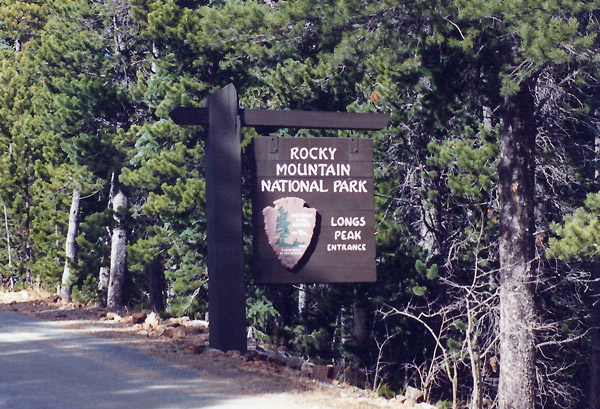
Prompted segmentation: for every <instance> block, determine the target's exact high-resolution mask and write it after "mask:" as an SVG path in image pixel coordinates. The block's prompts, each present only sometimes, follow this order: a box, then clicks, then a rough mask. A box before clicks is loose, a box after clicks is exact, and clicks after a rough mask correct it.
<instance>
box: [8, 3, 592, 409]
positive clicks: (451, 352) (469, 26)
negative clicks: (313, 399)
mask: <svg viewBox="0 0 600 409" xmlns="http://www.w3.org/2000/svg"><path fill="white" fill-rule="evenodd" d="M599 6H600V2H599V1H597V0H583V1H582V0H560V1H558V0H506V1H500V0H452V1H436V0H434V1H422V0H419V1H413V0H410V1H409V0H382V1H379V2H370V1H365V0H329V1H319V2H313V1H309V0H288V1H276V0H264V1H243V0H222V1H217V0H215V1H210V0H157V1H150V0H112V1H83V0H60V1H59V0H56V1H42V0H39V1H36V0H27V1H18V0H0V55H1V58H0V204H1V205H2V221H3V223H2V227H3V228H2V231H3V234H2V235H1V236H0V275H1V276H2V282H3V283H4V284H5V285H16V286H27V285H32V284H34V283H36V282H37V283H38V284H41V285H43V286H45V287H48V288H56V286H57V285H58V286H60V291H61V294H62V296H63V298H65V300H69V299H76V300H86V301H97V302H102V303H107V304H108V306H109V307H111V308H121V307H123V306H128V307H129V308H153V309H156V310H159V311H165V313H168V314H172V315H181V314H189V315H196V316H203V315H204V314H205V312H206V310H207V271H206V234H205V223H206V220H205V212H204V204H205V203H204V179H203V166H204V153H203V142H202V132H203V131H202V128H200V127H185V128H184V127H180V126H176V125H175V124H174V123H173V122H172V121H171V120H170V119H169V117H168V113H169V111H170V110H171V109H173V108H174V107H176V106H200V104H201V102H202V100H203V99H204V98H205V97H206V96H207V95H209V94H210V93H211V92H213V91H214V90H216V89H218V88H220V87H222V86H224V85H227V84H229V83H233V84H234V85H235V86H236V88H237V89H238V92H239V94H240V105H241V106H242V107H244V108H248V109H251V108H268V109H304V110H324V111H350V112H384V113H387V114H389V115H390V117H391V118H392V121H391V124H390V126H389V127H387V128H386V129H385V130H383V131H379V132H371V133H368V134H366V135H363V136H366V137H370V138H373V139H374V142H375V150H376V152H375V156H376V160H375V164H374V166H375V179H376V184H375V188H376V228H377V236H376V238H377V271H378V281H377V282H376V283H373V284H353V285H352V284H344V285H300V286H259V285H255V284H254V283H253V281H252V277H251V275H250V274H249V273H248V275H247V280H246V281H247V289H246V292H247V316H248V325H249V327H251V328H252V331H253V334H254V336H256V337H258V338H261V339H263V340H267V341H272V342H275V343H279V344H284V345H287V346H288V347H289V348H291V349H292V350H294V351H296V352H297V353H300V354H303V355H305V356H307V357H309V356H310V357H311V358H312V359H315V360H322V361H327V362H331V361H332V360H333V361H334V362H335V363H336V364H337V365H338V366H340V367H343V368H346V369H347V371H346V373H347V377H348V379H349V380H352V381H353V382H356V383H359V384H362V385H364V386H365V387H369V388H373V389H374V390H378V391H379V392H380V393H382V394H386V395H393V394H394V393H395V392H398V391H401V390H403V389H404V388H405V387H407V386H416V387H418V388H420V389H422V390H423V391H424V392H425V397H426V399H427V400H429V401H431V402H437V403H438V405H439V406H440V407H456V408H458V407H465V406H468V407H470V408H483V407H498V408H503V409H505V408H516V407H518V408H528V407H530V408H533V407H545V408H584V407H587V408H591V409H597V408H599V407H600V402H599V396H598V393H599V392H598V391H600V378H599V376H600V365H599V363H600V337H599V332H598V330H599V327H600V305H599V300H598V297H600V283H599V280H600V263H599V262H600V260H599V255H600V250H599V243H600V220H599V216H600V194H599V193H598V191H599V190H600V173H599V172H600V162H599V156H598V155H599V153H600V92H599V89H598V86H599V85H600V84H599V83H598V80H599V75H598V74H599V67H600V64H599V63H600V54H599V46H600V40H599V39H598V30H599V25H598V18H599V17H600V7H599ZM278 134H279V135H280V136H297V137H313V136H336V137H346V136H349V133H348V132H342V131H339V132H338V131H335V132H333V131H308V130H301V131H295V130H289V129H283V130H280V131H278ZM256 135H258V133H257V132H256V131H254V130H252V129H244V130H243V133H242V138H243V143H244V146H247V145H248V142H249V140H250V138H251V137H252V136H256ZM245 157H246V158H247V157H248V155H247V154H245ZM245 166H248V168H247V169H249V165H248V164H246V165H245ZM246 174H248V172H246ZM249 192H250V187H249V180H246V181H245V189H244V198H243V199H244V201H245V202H244V203H245V211H246V212H247V213H248V212H249V211H250V203H249ZM249 220H250V217H249V214H246V215H245V217H244V223H245V228H246V251H247V254H250V253H251V243H252V239H251V234H252V229H251V226H250V225H249ZM247 259H248V260H250V257H248V258H247ZM247 270H248V271H250V270H251V266H250V265H248V266H247Z"/></svg>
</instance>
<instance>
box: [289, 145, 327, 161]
mask: <svg viewBox="0 0 600 409" xmlns="http://www.w3.org/2000/svg"><path fill="white" fill-rule="evenodd" d="M336 152H337V148H331V147H324V148H319V147H312V148H298V147H293V148H291V149H290V159H292V160H307V159H309V158H310V159H312V160H335V153H336Z"/></svg>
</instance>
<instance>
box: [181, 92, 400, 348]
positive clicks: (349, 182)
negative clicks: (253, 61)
mask: <svg viewBox="0 0 600 409" xmlns="http://www.w3.org/2000/svg"><path fill="white" fill-rule="evenodd" d="M204 105H205V106H204V107H203V108H192V107H177V108H175V109H173V111H171V112H170V116H171V118H172V119H173V121H174V122H175V123H176V124H179V125H203V126H205V131H206V132H205V138H204V140H205V146H204V149H205V153H206V219H207V223H206V224H207V229H206V230H207V231H206V235H207V240H208V254H207V259H208V274H209V281H208V298H209V304H208V307H209V316H210V346H211V347H212V348H217V349H220V350H222V351H228V350H232V349H235V350H239V351H242V352H243V351H245V350H246V310H245V305H246V299H245V294H244V288H245V287H244V285H245V283H244V243H243V235H242V193H241V190H242V188H241V185H242V167H241V151H242V145H241V136H240V127H244V126H251V127H257V128H260V129H277V128H314V129H355V130H378V129H382V128H384V127H385V126H386V125H387V123H388V122H389V117H388V116H387V115H385V114H381V113H349V112H312V111H271V110H260V109H259V110H244V109H241V108H240V107H239V104H238V97H237V91H236V89H235V87H234V86H233V85H232V84H229V85H227V86H226V87H224V88H221V89H220V90H218V91H216V92H215V93H213V94H212V95H210V96H208V97H207V98H206V100H205V101H204ZM260 140H262V138H259V139H257V141H256V142H255V148H256V149H257V150H256V154H257V158H259V159H260V164H259V163H258V162H257V172H258V173H257V176H256V177H257V181H258V182H259V184H258V186H259V189H261V192H262V194H260V195H259V196H258V197H257V201H256V202H255V206H258V207H259V208H260V211H258V212H255V215H254V218H255V223H260V224H261V226H262V227H261V229H262V230H260V231H259V233H261V232H262V233H261V234H258V239H257V240H258V245H257V246H256V248H257V249H259V251H260V253H258V254H259V255H260V254H263V255H265V257H264V262H265V263H266V264H265V268H264V269H263V268H262V267H261V269H260V271H261V272H260V273H259V276H258V279H259V281H261V280H262V282H265V283H267V282H274V283H275V282H281V283H284V282H288V283H295V282H297V283H299V282H347V281H373V280H375V245H374V240H373V241H371V240H372V239H374V238H373V227H372V226H373V182H372V178H371V176H372V175H371V173H370V172H372V169H373V168H372V164H371V163H370V162H371V158H372V151H373V148H372V142H371V141H370V140H366V139H361V140H357V139H344V140H340V141H339V142H334V141H336V139H327V143H324V142H317V141H319V140H318V139H311V140H310V142H308V141H309V140H308V139H307V140H306V141H307V142H297V141H299V139H295V141H296V142H293V143H292V142H287V141H286V140H285V139H277V138H267V139H266V140H265V141H264V142H260ZM279 142H281V145H279ZM290 143H292V145H293V144H296V143H299V144H300V145H302V146H300V145H297V146H296V147H298V150H294V149H295V147H294V146H292V145H289V144H290ZM279 149H282V150H281V152H279ZM280 155H281V156H280ZM286 155H287V156H286ZM292 155H293V156H292ZM361 158H364V159H365V160H363V159H361ZM279 161H281V162H280V163H279ZM278 163H279V167H278ZM330 165H331V166H330ZM281 166H283V167H281ZM305 172H308V173H306V174H305ZM366 174H367V175H371V176H366V177H365V176H364V175H366ZM263 183H264V184H265V185H263ZM306 183H308V185H307V184H306ZM263 186H264V190H263ZM287 197H289V198H290V199H285V198H287ZM282 199H283V200H282ZM363 200H364V202H363ZM351 203H354V204H352V205H351ZM311 208H312V209H313V210H312V211H311V210H304V209H311ZM284 213H287V215H285V214H284ZM280 217H281V219H280ZM257 218H258V221H257ZM265 221H266V222H265ZM288 223H289V225H288ZM265 228H266V230H265ZM286 228H287V229H288V230H287V231H286ZM301 230H302V231H301ZM267 231H268V232H269V233H267ZM311 233H312V236H311V237H310V239H308V238H307V236H306V235H309V234H311ZM323 246H324V247H323ZM323 249H325V250H323ZM267 250H268V251H270V253H268V251H267ZM319 260H322V263H323V264H319V263H320V262H319ZM261 262H262V261H261V259H260V257H259V260H258V264H257V265H260V263H261ZM351 265H353V267H354V269H353V270H352V269H351V268H350V266H351ZM271 267H272V269H271ZM359 271H362V273H359ZM361 274H362V275H361Z"/></svg>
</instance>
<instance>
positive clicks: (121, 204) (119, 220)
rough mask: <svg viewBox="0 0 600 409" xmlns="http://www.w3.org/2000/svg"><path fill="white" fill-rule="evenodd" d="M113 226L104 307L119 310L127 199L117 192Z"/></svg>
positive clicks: (125, 252)
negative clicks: (106, 294) (108, 278)
mask: <svg viewBox="0 0 600 409" xmlns="http://www.w3.org/2000/svg"><path fill="white" fill-rule="evenodd" d="M113 211H114V218H115V226H114V228H113V232H112V238H111V247H110V280H109V284H108V296H107V300H106V306H107V307H108V308H111V309H119V308H121V307H122V306H123V287H124V283H125V274H126V271H127V230H126V229H125V213H126V211H127V197H126V196H125V194H124V193H123V192H122V191H121V190H118V192H117V194H116V195H115V197H114V199H113Z"/></svg>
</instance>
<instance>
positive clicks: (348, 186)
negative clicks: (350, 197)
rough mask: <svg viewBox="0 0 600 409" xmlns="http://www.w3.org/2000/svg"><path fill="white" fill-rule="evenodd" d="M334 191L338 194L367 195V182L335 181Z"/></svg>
mask: <svg viewBox="0 0 600 409" xmlns="http://www.w3.org/2000/svg"><path fill="white" fill-rule="evenodd" d="M333 191H334V192H336V193H367V181H366V180H356V179H352V180H334V181H333Z"/></svg>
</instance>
